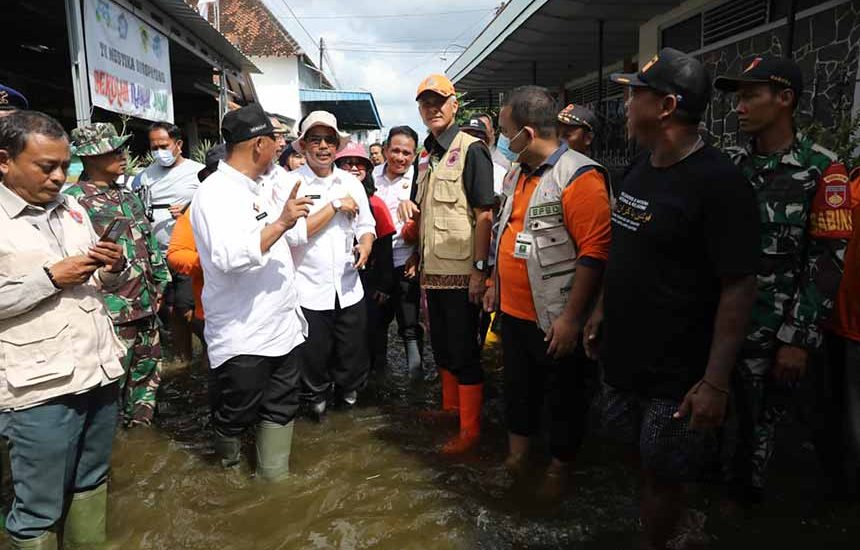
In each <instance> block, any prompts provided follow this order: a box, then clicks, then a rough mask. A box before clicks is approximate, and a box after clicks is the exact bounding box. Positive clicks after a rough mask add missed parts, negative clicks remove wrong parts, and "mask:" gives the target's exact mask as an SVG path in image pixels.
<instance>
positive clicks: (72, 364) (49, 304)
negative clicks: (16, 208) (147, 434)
mask: <svg viewBox="0 0 860 550" xmlns="http://www.w3.org/2000/svg"><path fill="white" fill-rule="evenodd" d="M66 200H67V201H68V203H67V204H68V206H69V208H71V209H73V210H74V211H75V212H76V214H74V215H73V214H71V213H70V211H69V210H66V209H61V210H60V215H61V217H62V225H63V239H64V242H63V248H64V249H65V251H66V255H69V256H71V255H76V254H81V253H85V252H86V251H87V250H88V249H89V247H90V246H92V245H93V233H92V226H91V225H90V221H89V218H88V217H87V214H86V212H85V211H84V209H83V208H82V207H81V206H80V205H79V204H78V202H77V201H76V200H75V199H73V198H72V197H66ZM61 259H62V257H61V256H58V255H57V254H56V253H55V252H54V251H53V250H52V249H51V246H50V245H49V243H48V241H47V239H46V238H45V237H44V236H43V235H42V234H41V233H39V232H38V231H37V230H36V229H35V228H33V227H32V226H31V225H30V224H29V223H27V222H26V221H23V220H21V219H20V218H18V219H10V218H9V216H8V215H7V213H6V211H5V210H3V209H2V208H0V275H2V276H3V277H4V278H11V279H14V278H17V277H23V276H26V275H29V274H31V273H33V272H34V271H38V270H39V269H41V268H42V267H44V266H46V265H50V264H53V263H55V262H58V261H60V260H61ZM124 355H125V347H124V346H123V345H122V344H121V343H120V341H119V339H118V338H117V337H116V335H115V334H114V331H113V324H112V323H111V320H110V317H109V316H108V313H107V309H106V308H105V306H104V303H103V302H102V298H101V291H100V289H99V286H98V284H97V282H96V280H95V277H93V278H91V279H90V280H89V281H88V282H87V283H86V284H83V285H79V286H76V287H73V288H68V289H65V290H62V291H60V292H58V293H56V294H54V295H53V296H51V297H50V298H47V299H46V300H43V301H42V302H40V303H39V304H38V305H37V306H36V307H35V308H33V309H32V310H30V311H28V312H26V313H23V314H21V315H17V316H15V317H11V318H9V319H3V320H0V411H4V410H9V409H24V408H27V407H32V406H34V405H38V404H41V403H44V402H45V401H48V400H49V399H53V398H55V397H59V396H61V395H66V394H73V393H81V392H83V391H85V390H87V389H90V388H93V387H96V386H99V385H103V384H107V383H110V382H111V381H115V380H117V379H119V377H120V376H122V374H123V368H122V363H121V358H122V357H123V356H124Z"/></svg>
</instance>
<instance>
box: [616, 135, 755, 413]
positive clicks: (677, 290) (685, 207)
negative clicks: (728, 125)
mask: <svg viewBox="0 0 860 550" xmlns="http://www.w3.org/2000/svg"><path fill="white" fill-rule="evenodd" d="M758 258H759V216H758V211H757V207H756V200H755V195H754V192H753V189H752V186H751V185H750V184H749V182H748V181H747V180H746V179H745V178H744V176H743V175H742V174H741V172H740V171H739V170H738V169H737V168H736V167H735V166H734V165H733V164H732V163H731V161H730V160H729V159H728V157H726V156H725V155H724V154H722V153H721V152H719V151H717V150H716V149H714V148H713V147H710V146H705V147H703V148H702V149H700V150H698V151H696V152H694V153H693V154H692V155H690V156H689V157H687V158H686V159H685V160H683V161H681V162H679V163H677V164H675V165H673V166H670V167H668V168H654V167H653V166H651V163H650V158H649V155H647V154H646V155H642V156H641V157H640V158H638V159H636V160H635V161H634V163H633V164H632V165H631V167H630V169H629V170H628V172H627V174H626V175H625V177H624V179H623V181H622V182H621V184H620V185H619V186H618V192H617V201H616V205H615V208H614V211H613V213H612V246H611V249H610V253H609V263H608V265H607V271H606V286H605V295H604V300H605V301H604V306H605V321H604V326H603V328H604V338H603V344H604V346H603V352H602V357H603V358H604V362H605V365H604V368H605V377H606V382H607V383H608V384H610V385H612V386H615V387H617V388H621V389H629V390H635V391H636V392H638V393H640V394H642V395H646V396H649V397H670V398H677V399H680V398H681V397H683V396H684V394H685V393H686V392H687V391H688V390H689V389H690V387H691V386H692V385H693V384H694V383H695V382H696V381H698V380H699V379H700V378H701V377H702V375H703V374H704V371H705V367H706V366H707V362H708V355H709V353H710V348H711V337H712V334H713V328H714V317H715V314H716V309H717V304H718V302H719V298H720V292H721V287H720V277H722V276H730V275H752V274H755V273H756V268H757V266H758Z"/></svg>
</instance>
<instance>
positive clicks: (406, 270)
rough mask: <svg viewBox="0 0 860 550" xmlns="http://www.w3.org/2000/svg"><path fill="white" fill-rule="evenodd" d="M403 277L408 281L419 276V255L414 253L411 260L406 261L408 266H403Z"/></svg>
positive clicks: (410, 257)
mask: <svg viewBox="0 0 860 550" xmlns="http://www.w3.org/2000/svg"><path fill="white" fill-rule="evenodd" d="M403 276H404V277H406V278H407V279H414V278H415V277H417V276H418V254H417V253H415V252H413V253H412V255H411V256H409V259H407V260H406V265H404V266H403Z"/></svg>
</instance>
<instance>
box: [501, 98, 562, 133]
mask: <svg viewBox="0 0 860 550" xmlns="http://www.w3.org/2000/svg"><path fill="white" fill-rule="evenodd" d="M505 106H507V107H510V109H511V119H512V120H513V121H514V122H515V123H517V125H518V126H520V127H523V126H531V127H532V128H534V130H535V131H536V132H537V135H538V136H539V137H542V138H544V139H547V138H552V137H555V136H557V135H558V128H557V127H556V123H557V122H558V111H559V108H558V101H556V99H555V98H554V97H553V96H552V94H551V93H550V92H549V90H547V89H546V88H543V87H541V86H520V87H519V88H515V89H514V91H512V92H511V95H509V96H508V98H507V100H505Z"/></svg>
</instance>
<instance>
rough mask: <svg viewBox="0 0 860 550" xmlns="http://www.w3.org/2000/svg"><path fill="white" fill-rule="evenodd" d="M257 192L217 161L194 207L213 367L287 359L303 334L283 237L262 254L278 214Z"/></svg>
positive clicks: (256, 187) (193, 223)
mask: <svg viewBox="0 0 860 550" xmlns="http://www.w3.org/2000/svg"><path fill="white" fill-rule="evenodd" d="M261 191H262V186H261V185H260V183H259V182H255V181H253V180H251V179H249V178H248V177H247V176H245V175H244V174H242V173H240V172H239V171H237V170H235V169H234V168H232V167H231V166H230V165H229V164H227V163H225V162H223V161H222V162H221V163H220V164H219V165H218V170H217V171H216V172H215V173H214V174H212V175H211V176H209V177H208V178H206V180H205V181H204V182H203V184H202V185H201V186H200V189H199V190H198V192H197V194H196V195H195V197H194V202H193V203H192V205H191V226H192V228H193V230H194V242H195V243H196V245H197V250H198V252H199V253H200V265H201V267H202V268H203V278H204V284H203V309H204V310H205V311H206V331H205V336H206V344H207V346H208V351H209V361H210V364H211V366H212V368H213V369H214V368H217V367H219V366H221V365H222V364H223V363H224V362H225V361H227V360H229V359H231V358H233V357H236V356H238V355H261V356H264V357H280V356H282V355H286V354H287V353H289V352H290V351H292V349H293V348H295V347H296V346H298V345H299V344H301V343H302V342H304V339H305V336H307V323H306V322H305V319H304V316H303V315H302V312H301V308H300V307H299V295H298V292H297V288H296V274H295V267H294V266H293V257H292V254H291V252H290V247H289V245H288V244H287V239H286V238H285V237H282V238H281V239H278V241H277V242H275V244H273V245H272V247H271V248H270V249H269V251H268V252H265V253H263V252H262V249H261V247H260V234H261V232H262V231H263V228H265V227H266V225H267V224H268V223H271V222H273V221H274V220H275V219H277V217H278V216H279V215H280V214H281V208H279V207H278V205H277V204H275V203H274V202H273V201H272V200H269V199H268V197H265V196H263V195H262V194H261ZM304 223H305V220H300V221H299V224H304Z"/></svg>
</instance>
